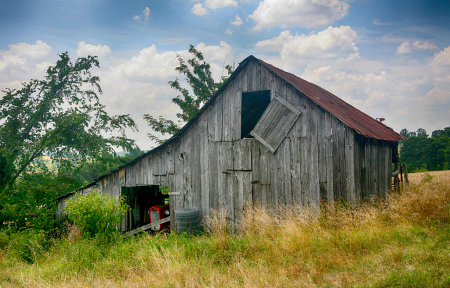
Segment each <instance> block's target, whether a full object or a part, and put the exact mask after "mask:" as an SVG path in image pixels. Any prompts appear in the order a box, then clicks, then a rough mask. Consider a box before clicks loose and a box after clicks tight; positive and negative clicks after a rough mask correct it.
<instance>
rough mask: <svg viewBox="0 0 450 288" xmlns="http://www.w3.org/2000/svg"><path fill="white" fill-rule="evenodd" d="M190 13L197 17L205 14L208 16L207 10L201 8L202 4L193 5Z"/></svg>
mask: <svg viewBox="0 0 450 288" xmlns="http://www.w3.org/2000/svg"><path fill="white" fill-rule="evenodd" d="M191 12H192V13H194V14H195V15H198V16H203V15H205V14H208V9H206V8H205V7H203V4H202V3H198V4H195V5H194V7H192V9H191Z"/></svg>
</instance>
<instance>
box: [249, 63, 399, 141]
mask: <svg viewBox="0 0 450 288" xmlns="http://www.w3.org/2000/svg"><path fill="white" fill-rule="evenodd" d="M250 57H252V56H250ZM255 59H256V60H257V61H259V62H260V63H261V64H262V65H264V66H265V67H267V68H268V69H269V70H271V71H272V72H274V73H275V74H277V75H278V76H280V77H281V78H283V79H284V80H285V81H287V82H288V83H290V84H291V85H292V86H294V87H295V88H296V89H297V90H298V91H300V92H301V93H303V94H305V95H306V96H307V97H308V98H310V99H311V100H312V101H314V102H315V103H316V104H317V105H319V106H320V107H322V108H323V109H325V110H326V111H328V112H330V113H331V114H332V115H334V116H335V117H337V118H338V119H339V120H341V121H342V122H344V123H345V124H347V125H348V126H349V127H351V128H353V129H354V130H355V131H356V132H358V133H359V134H361V135H364V136H366V137H370V138H375V139H380V140H388V141H399V140H403V139H405V138H404V137H403V136H402V135H400V134H398V133H397V132H395V131H394V130H392V128H390V127H388V126H386V125H384V124H383V123H381V122H379V121H377V120H375V119H374V118H372V117H370V116H369V115H367V114H366V113H364V112H362V111H360V110H358V109H356V108H355V107H353V106H352V105H350V104H348V103H347V102H345V101H344V100H342V99H341V98H339V97H337V96H336V95H334V94H333V93H331V92H329V91H327V90H325V89H323V88H321V87H319V86H317V85H315V84H313V83H310V82H308V81H306V80H303V79H302V78H300V77H297V76H295V75H294V74H291V73H288V72H286V71H283V70H281V69H279V68H277V67H275V66H273V65H270V64H268V63H266V62H264V61H262V60H260V59H257V58H255Z"/></svg>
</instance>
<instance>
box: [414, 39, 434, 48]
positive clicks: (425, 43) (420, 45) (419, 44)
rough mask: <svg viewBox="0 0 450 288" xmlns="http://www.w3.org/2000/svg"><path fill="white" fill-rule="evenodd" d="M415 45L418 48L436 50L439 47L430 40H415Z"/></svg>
mask: <svg viewBox="0 0 450 288" xmlns="http://www.w3.org/2000/svg"><path fill="white" fill-rule="evenodd" d="M413 46H414V48H416V49H417V50H435V49H438V47H437V46H436V45H434V44H433V43H430V42H428V41H420V40H418V41H416V42H414V43H413Z"/></svg>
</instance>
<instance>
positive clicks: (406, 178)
mask: <svg viewBox="0 0 450 288" xmlns="http://www.w3.org/2000/svg"><path fill="white" fill-rule="evenodd" d="M403 173H405V183H406V185H407V186H409V180H408V169H406V163H403Z"/></svg>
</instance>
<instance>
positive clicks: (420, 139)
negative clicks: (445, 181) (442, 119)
mask: <svg viewBox="0 0 450 288" xmlns="http://www.w3.org/2000/svg"><path fill="white" fill-rule="evenodd" d="M400 134H401V135H402V136H404V137H406V138H407V139H406V140H403V141H401V143H400V162H401V163H403V162H404V163H406V165H407V167H408V172H418V171H435V170H450V127H446V128H444V129H443V130H435V131H433V133H431V137H430V136H429V135H428V134H427V131H425V129H422V128H419V129H418V130H417V131H416V132H414V131H408V130H407V129H402V131H400Z"/></svg>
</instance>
